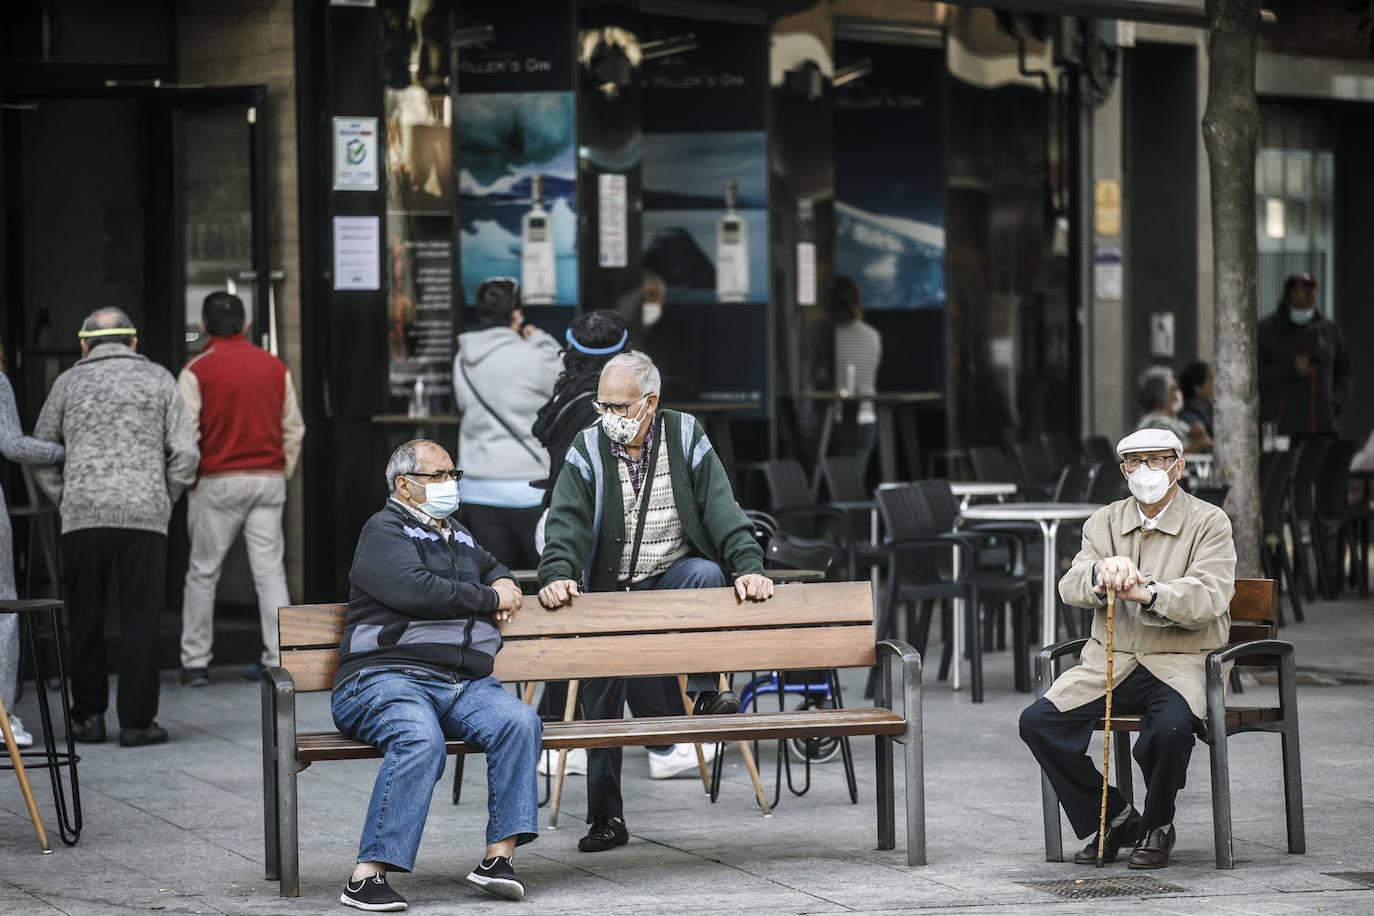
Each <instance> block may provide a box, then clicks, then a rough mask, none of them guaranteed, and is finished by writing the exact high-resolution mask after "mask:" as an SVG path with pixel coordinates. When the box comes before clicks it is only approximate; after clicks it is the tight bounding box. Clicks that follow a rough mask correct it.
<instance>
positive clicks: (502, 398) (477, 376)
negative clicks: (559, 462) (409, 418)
mask: <svg viewBox="0 0 1374 916" xmlns="http://www.w3.org/2000/svg"><path fill="white" fill-rule="evenodd" d="M474 299H475V302H474V305H475V306H476V309H477V324H478V329H477V330H475V331H468V332H466V333H464V334H460V335H458V355H457V356H455V357H454V359H453V392H454V396H455V397H456V399H457V401H458V409H459V411H461V412H462V414H463V422H462V425H461V426H460V427H459V431H458V453H457V455H456V456H455V459H456V463H457V465H458V466H459V467H460V468H462V469H463V482H462V484H461V487H462V493H463V508H462V513H463V518H462V520H463V523H464V524H465V525H466V526H467V527H468V528H469V529H470V530H471V531H472V533H473V535H474V537H476V538H477V542H478V543H479V544H481V545H482V546H483V547H485V548H486V549H487V550H488V551H490V552H491V553H492V554H493V555H494V556H495V557H496V558H497V559H498V560H500V561H501V562H502V563H503V564H505V565H506V566H507V567H509V568H511V569H517V568H523V569H529V568H532V567H534V566H537V565H538V563H539V554H538V552H536V551H535V549H534V527H535V525H536V524H537V523H538V521H539V514H540V511H541V510H540V503H541V502H542V500H543V498H544V491H543V490H540V489H536V488H535V487H532V486H530V481H533V480H541V479H543V478H545V477H547V476H548V473H549V456H548V453H547V452H546V451H544V447H543V446H542V445H540V444H539V440H538V439H536V438H535V436H534V433H533V432H532V431H531V429H530V427H532V426H533V425H534V419H535V417H536V415H538V413H539V408H540V407H542V406H544V402H545V401H547V400H548V399H549V395H550V394H551V393H552V392H553V385H554V382H555V381H556V380H557V379H558V373H559V372H560V371H561V369H562V366H563V364H562V359H561V358H560V356H559V346H558V342H557V341H555V340H554V339H553V338H552V337H550V336H549V335H548V334H546V333H545V332H543V331H541V330H539V329H538V328H536V327H534V326H533V325H527V324H525V315H524V312H523V311H522V310H521V308H520V288H519V285H518V284H517V283H516V282H515V281H514V280H512V279H509V278H493V279H490V280H487V281H486V282H485V283H483V284H482V285H481V286H479V287H477V294H476V296H475V297H474Z"/></svg>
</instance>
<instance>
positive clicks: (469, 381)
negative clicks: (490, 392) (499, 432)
mask: <svg viewBox="0 0 1374 916" xmlns="http://www.w3.org/2000/svg"><path fill="white" fill-rule="evenodd" d="M458 371H459V372H460V373H462V376H463V381H464V382H467V386H468V388H470V389H471V390H472V396H473V397H475V398H476V399H477V403H478V404H481V405H482V406H483V407H484V408H486V411H487V413H489V414H491V416H492V419H493V420H495V421H496V422H497V423H500V424H501V428H502V429H504V430H505V431H506V432H507V433H509V434H510V437H511V438H512V439H514V440H515V441H516V442H518V443H520V447H521V448H523V449H524V450H525V451H527V452H529V453H530V457H531V458H533V459H534V460H535V461H538V462H541V463H542V462H543V460H544V459H543V458H540V457H539V453H538V452H536V451H535V450H534V449H532V448H530V444H529V443H528V442H526V441H525V440H524V439H521V438H520V434H519V433H517V432H516V431H515V429H514V428H513V427H512V426H511V425H510V424H509V423H507V422H506V418H505V417H503V416H501V415H500V414H499V413H497V412H496V411H495V410H493V409H492V406H491V405H490V404H488V403H487V399H486V398H484V397H482V392H480V391H478V390H477V386H476V385H474V384H473V383H472V379H471V378H470V377H469V376H468V367H467V366H464V365H463V361H462V360H461V359H460V360H458Z"/></svg>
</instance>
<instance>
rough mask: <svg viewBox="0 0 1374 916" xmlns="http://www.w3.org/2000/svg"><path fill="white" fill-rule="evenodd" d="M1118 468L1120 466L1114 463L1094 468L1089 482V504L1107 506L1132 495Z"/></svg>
mask: <svg viewBox="0 0 1374 916" xmlns="http://www.w3.org/2000/svg"><path fill="white" fill-rule="evenodd" d="M1118 467H1119V465H1118V464H1117V463H1116V462H1115V461H1113V462H1112V463H1111V464H1105V463H1099V464H1098V465H1097V466H1096V467H1094V468H1093V472H1092V477H1091V478H1089V480H1088V491H1087V494H1086V496H1087V501H1088V502H1090V503H1101V504H1104V505H1105V504H1106V503H1114V502H1116V501H1117V500H1118V499H1125V498H1126V497H1127V496H1130V495H1131V491H1130V489H1129V488H1128V487H1127V486H1126V481H1125V479H1124V478H1123V477H1122V476H1121V472H1120V471H1119V470H1117V468H1118Z"/></svg>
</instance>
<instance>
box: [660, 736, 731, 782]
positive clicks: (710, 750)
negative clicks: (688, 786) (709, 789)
mask: <svg viewBox="0 0 1374 916" xmlns="http://www.w3.org/2000/svg"><path fill="white" fill-rule="evenodd" d="M701 752H702V754H703V755H704V756H705V757H706V762H707V763H710V762H711V761H712V760H714V759H715V757H716V746H715V745H714V744H703V745H702V746H701ZM696 768H697V748H696V745H694V744H674V745H673V749H672V750H670V751H649V778H650V779H672V778H673V777H674V776H676V775H678V774H679V773H685V772H687V771H688V770H691V771H693V772H695V771H696Z"/></svg>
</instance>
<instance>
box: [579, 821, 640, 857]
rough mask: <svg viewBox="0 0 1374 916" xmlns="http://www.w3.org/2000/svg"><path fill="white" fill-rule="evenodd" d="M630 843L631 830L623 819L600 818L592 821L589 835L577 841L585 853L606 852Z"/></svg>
mask: <svg viewBox="0 0 1374 916" xmlns="http://www.w3.org/2000/svg"><path fill="white" fill-rule="evenodd" d="M628 842H630V829H629V828H628V827H626V826H625V819H624V818H623V817H598V818H596V819H595V820H594V821H592V828H591V829H590V830H588V831H587V835H586V836H584V837H583V838H582V839H580V840H578V841H577V848H578V849H580V850H582V851H583V852H605V851H606V850H608V849H614V848H615V847H617V846H624V845H625V844H626V843H628Z"/></svg>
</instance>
